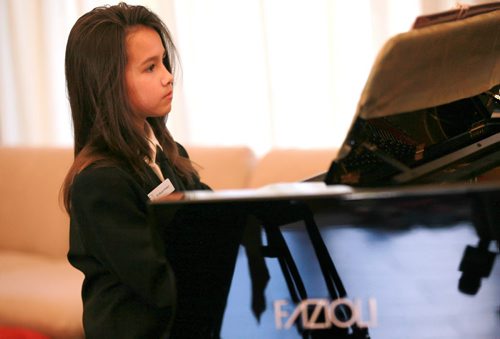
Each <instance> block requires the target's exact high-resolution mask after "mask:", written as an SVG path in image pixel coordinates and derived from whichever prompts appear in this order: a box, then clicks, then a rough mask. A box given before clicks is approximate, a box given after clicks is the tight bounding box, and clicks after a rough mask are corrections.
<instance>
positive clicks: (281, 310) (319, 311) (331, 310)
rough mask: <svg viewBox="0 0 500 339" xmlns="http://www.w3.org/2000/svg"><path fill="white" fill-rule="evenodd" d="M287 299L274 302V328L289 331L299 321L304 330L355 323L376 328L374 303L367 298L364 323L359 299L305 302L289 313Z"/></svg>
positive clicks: (346, 325)
mask: <svg viewBox="0 0 500 339" xmlns="http://www.w3.org/2000/svg"><path fill="white" fill-rule="evenodd" d="M288 305H289V303H288V301H287V300H282V299H281V300H276V301H275V302H274V320H275V324H276V328H277V329H279V330H281V329H290V327H292V326H293V324H294V323H295V322H296V321H297V319H299V318H300V320H301V322H302V326H303V327H304V329H311V330H314V329H326V328H330V327H332V325H333V326H336V327H339V328H348V327H350V326H352V325H354V323H356V325H358V327H360V328H366V327H375V326H377V302H376V300H375V298H369V299H368V303H367V309H368V312H367V315H368V317H367V318H366V319H367V320H366V321H365V320H363V319H364V317H363V312H362V305H361V301H360V300H359V299H354V301H351V300H349V299H346V298H340V299H336V300H332V301H330V300H328V299H304V300H302V301H301V302H300V303H299V304H298V305H297V306H296V307H295V309H293V312H292V313H290V312H289V311H287V308H288V309H290V307H287V306H288Z"/></svg>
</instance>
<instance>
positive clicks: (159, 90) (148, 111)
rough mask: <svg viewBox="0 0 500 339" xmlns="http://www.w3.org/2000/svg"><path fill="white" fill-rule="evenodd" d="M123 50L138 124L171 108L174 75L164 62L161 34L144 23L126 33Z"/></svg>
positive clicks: (126, 79) (130, 97)
mask: <svg viewBox="0 0 500 339" xmlns="http://www.w3.org/2000/svg"><path fill="white" fill-rule="evenodd" d="M126 49H127V58H128V60H127V65H126V66H125V83H126V87H127V93H128V96H129V99H130V103H131V105H132V108H133V109H134V111H135V112H136V114H137V115H138V118H139V119H140V121H139V123H142V124H143V123H144V122H145V119H146V118H148V117H162V116H164V115H166V114H168V113H169V112H170V109H171V108H172V95H173V76H172V74H171V73H170V72H169V71H168V70H167V69H166V68H165V66H164V65H163V57H164V56H165V48H164V47H163V45H162V43H161V38H160V35H159V34H158V33H157V32H156V31H155V30H154V29H152V28H149V27H146V26H137V27H133V28H132V30H131V31H130V32H129V33H128V34H127V38H126Z"/></svg>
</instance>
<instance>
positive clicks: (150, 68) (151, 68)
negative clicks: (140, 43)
mask: <svg viewBox="0 0 500 339" xmlns="http://www.w3.org/2000/svg"><path fill="white" fill-rule="evenodd" d="M154 69H155V64H151V65H150V66H149V67H148V68H147V69H146V71H147V72H153V70H154Z"/></svg>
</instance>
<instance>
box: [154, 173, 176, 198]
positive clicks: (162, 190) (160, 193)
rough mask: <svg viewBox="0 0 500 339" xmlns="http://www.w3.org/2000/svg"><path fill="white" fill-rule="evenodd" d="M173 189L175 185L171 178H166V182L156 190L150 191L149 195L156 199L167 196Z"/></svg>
mask: <svg viewBox="0 0 500 339" xmlns="http://www.w3.org/2000/svg"><path fill="white" fill-rule="evenodd" d="M173 191H175V187H174V185H172V182H171V181H170V179H168V178H167V180H165V181H164V182H162V183H161V184H159V185H158V186H157V187H156V188H155V189H154V190H152V191H151V192H149V194H148V197H149V199H151V200H155V199H158V198H161V197H164V196H167V195H169V194H170V193H172V192H173Z"/></svg>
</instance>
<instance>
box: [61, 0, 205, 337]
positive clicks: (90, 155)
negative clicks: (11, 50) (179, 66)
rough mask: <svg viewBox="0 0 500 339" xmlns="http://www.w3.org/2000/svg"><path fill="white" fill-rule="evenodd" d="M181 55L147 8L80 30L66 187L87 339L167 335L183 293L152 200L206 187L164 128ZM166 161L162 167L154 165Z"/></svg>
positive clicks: (71, 45) (71, 46)
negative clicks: (153, 220)
mask: <svg viewBox="0 0 500 339" xmlns="http://www.w3.org/2000/svg"><path fill="white" fill-rule="evenodd" d="M174 59H175V48H174V45H173V43H172V39H171V36H170V34H169V32H168V30H167V28H166V27H165V25H164V24H163V23H162V21H161V20H160V19H159V18H158V17H157V16H156V15H155V14H154V13H152V12H151V11H149V10H148V9H146V8H144V7H142V6H128V5H126V4H123V3H121V4H119V5H117V6H111V7H99V8H95V9H94V10H92V11H90V12H89V13H87V14H85V15H83V16H82V17H80V18H79V19H78V21H77V22H76V23H75V25H74V26H73V28H72V30H71V32H70V35H69V38H68V42H67V47H66V65H65V67H66V79H67V88H68V96H69V102H70V105H71V112H72V118H73V127H74V151H75V159H74V163H73V165H72V167H71V168H70V170H69V172H68V174H67V177H66V179H65V182H64V185H63V197H64V203H65V207H66V209H67V211H68V213H69V215H70V220H71V223H70V249H69V253H68V259H69V261H70V263H71V264H72V265H73V266H74V267H76V268H77V269H79V270H80V271H82V272H83V273H84V275H85V279H84V282H83V287H82V299H83V325H84V330H85V334H86V336H87V337H88V338H164V337H169V336H170V334H171V333H170V331H171V326H172V323H173V319H174V313H175V305H176V296H177V293H176V285H175V280H174V275H173V273H172V269H171V266H170V264H169V262H168V260H167V259H166V256H165V250H164V247H163V246H164V245H163V242H162V241H161V236H160V235H159V231H158V230H157V229H155V227H154V226H152V225H150V224H148V222H147V204H148V201H149V200H150V198H154V196H151V195H150V197H148V194H150V193H151V192H153V191H154V189H155V188H157V187H158V186H160V185H162V186H161V187H162V188H163V189H162V191H163V192H164V193H165V194H168V193H170V192H176V191H184V190H193V189H208V187H207V186H206V185H204V184H203V183H201V182H200V179H199V177H198V175H197V172H196V170H195V169H194V168H193V165H192V164H191V162H190V160H189V158H188V155H187V153H186V151H185V149H184V148H183V147H182V146H181V145H179V144H177V143H176V142H175V141H174V140H173V138H172V136H171V135H170V134H169V132H168V130H167V128H166V126H165V122H166V116H167V114H168V113H169V112H170V109H171V105H172V96H173V79H174V78H173V75H172V73H173V65H174ZM158 158H159V159H160V160H161V161H160V164H159V165H158V164H157V163H156V162H155V159H158Z"/></svg>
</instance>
